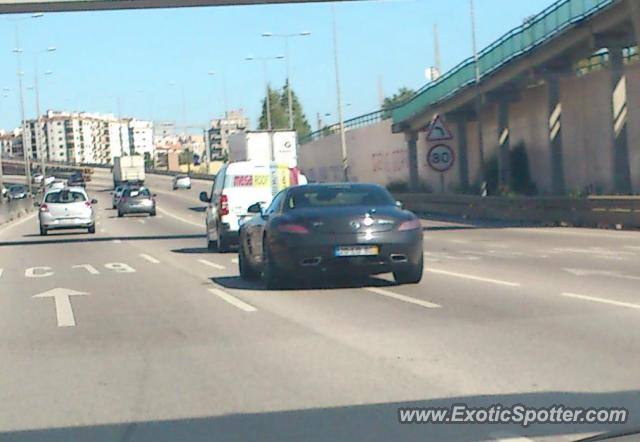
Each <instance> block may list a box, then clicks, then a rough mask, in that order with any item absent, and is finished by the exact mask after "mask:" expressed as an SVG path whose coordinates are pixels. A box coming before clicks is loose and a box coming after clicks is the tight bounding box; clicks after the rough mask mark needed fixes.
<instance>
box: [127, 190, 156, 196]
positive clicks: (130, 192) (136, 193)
mask: <svg viewBox="0 0 640 442" xmlns="http://www.w3.org/2000/svg"><path fill="white" fill-rule="evenodd" d="M124 196H126V197H129V198H150V197H151V192H149V189H127V190H125V191H124Z"/></svg>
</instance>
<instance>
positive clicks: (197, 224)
mask: <svg viewBox="0 0 640 442" xmlns="http://www.w3.org/2000/svg"><path fill="white" fill-rule="evenodd" d="M156 210H157V211H158V212H162V213H164V214H165V215H167V216H170V217H171V218H175V219H177V220H178V221H182V222H183V223H186V224H191V225H192V226H196V227H200V228H202V227H204V224H203V223H195V222H193V221H191V220H188V219H186V218H183V217H181V216H178V215H174V214H173V213H171V212H167V211H166V210H164V209H161V208H160V207H158V208H157V209H156Z"/></svg>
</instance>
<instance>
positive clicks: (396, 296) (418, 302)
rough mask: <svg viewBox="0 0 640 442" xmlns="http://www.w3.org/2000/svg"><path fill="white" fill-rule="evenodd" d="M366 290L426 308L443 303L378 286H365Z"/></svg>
mask: <svg viewBox="0 0 640 442" xmlns="http://www.w3.org/2000/svg"><path fill="white" fill-rule="evenodd" d="M365 290H367V291H368V292H371V293H375V294H377V295H382V296H386V297H388V298H393V299H397V300H398V301H403V302H408V303H409V304H415V305H419V306H421V307H425V308H440V307H442V306H441V305H438V304H434V303H433V302H429V301H423V300H421V299H417V298H412V297H410V296H405V295H400V294H398V293H394V292H390V291H389V290H384V289H379V288H377V287H365Z"/></svg>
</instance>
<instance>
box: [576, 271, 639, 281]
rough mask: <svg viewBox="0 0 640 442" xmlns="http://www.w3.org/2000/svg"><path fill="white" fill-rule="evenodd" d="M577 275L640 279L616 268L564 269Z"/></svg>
mask: <svg viewBox="0 0 640 442" xmlns="http://www.w3.org/2000/svg"><path fill="white" fill-rule="evenodd" d="M564 270H565V271H567V272H569V273H573V274H574V275H576V276H609V277H611V278H622V279H630V280H632V281H640V276H631V275H625V274H624V273H620V272H616V271H614V270H585V269H564Z"/></svg>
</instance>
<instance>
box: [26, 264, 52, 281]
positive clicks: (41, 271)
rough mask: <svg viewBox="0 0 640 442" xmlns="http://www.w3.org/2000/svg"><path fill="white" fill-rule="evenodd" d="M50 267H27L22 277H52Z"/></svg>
mask: <svg viewBox="0 0 640 442" xmlns="http://www.w3.org/2000/svg"><path fill="white" fill-rule="evenodd" d="M52 270H53V269H52V268H51V267H47V266H41V267H29V268H28V269H25V271H24V276H25V277H26V278H47V277H49V276H53V275H54V272H53V271H52Z"/></svg>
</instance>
